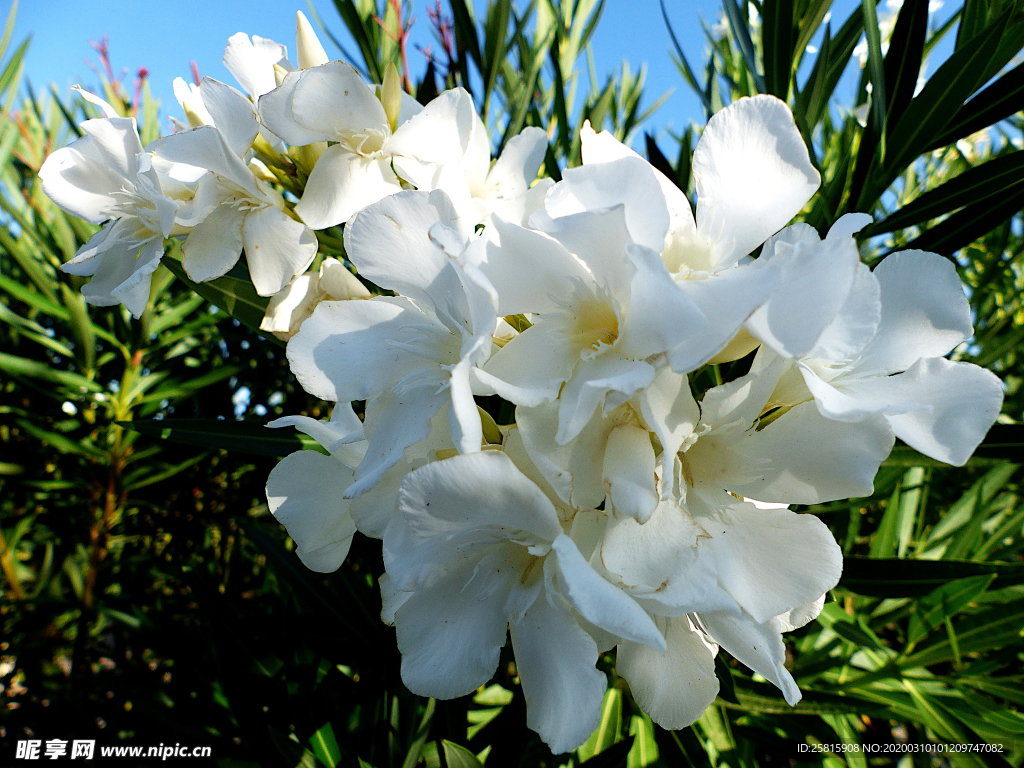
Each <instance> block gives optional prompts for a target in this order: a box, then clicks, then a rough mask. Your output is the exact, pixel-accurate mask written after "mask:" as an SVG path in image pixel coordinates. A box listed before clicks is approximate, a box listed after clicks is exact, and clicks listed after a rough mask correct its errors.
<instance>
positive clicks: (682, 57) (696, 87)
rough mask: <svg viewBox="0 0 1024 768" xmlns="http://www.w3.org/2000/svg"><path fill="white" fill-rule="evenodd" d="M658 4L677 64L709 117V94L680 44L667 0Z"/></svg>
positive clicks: (660, 0) (659, 1) (710, 113)
mask: <svg viewBox="0 0 1024 768" xmlns="http://www.w3.org/2000/svg"><path fill="white" fill-rule="evenodd" d="M658 4H659V6H660V7H661V18H662V20H664V22H665V28H666V29H667V30H668V36H669V39H670V40H671V41H672V47H673V48H675V54H676V57H675V64H676V67H677V68H678V69H679V71H680V73H681V74H682V75H683V79H684V80H686V82H687V84H688V85H689V86H690V88H692V89H693V92H694V93H696V94H697V96H698V97H699V98H700V100H701V103H703V105H704V112H705V114H706V115H707V117H709V118H710V117H711V115H713V114H714V110H712V109H711V102H710V101H709V100H708V96H707V94H706V93H705V92H704V89H703V88H701V86H700V83H699V82H698V81H697V76H696V75H694V74H693V68H692V67H690V62H689V61H688V60H687V58H686V54H685V53H683V47H682V46H681V45H680V44H679V39H678V38H677V37H676V31H675V29H673V27H672V22H671V21H670V20H669V18H668V11H667V10H666V9H665V0H658Z"/></svg>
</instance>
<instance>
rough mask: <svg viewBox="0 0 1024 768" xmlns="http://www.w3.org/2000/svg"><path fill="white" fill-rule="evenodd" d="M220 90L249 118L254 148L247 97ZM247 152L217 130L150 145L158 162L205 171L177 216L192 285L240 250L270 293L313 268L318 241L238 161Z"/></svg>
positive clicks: (261, 288)
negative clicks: (187, 228) (184, 232)
mask: <svg viewBox="0 0 1024 768" xmlns="http://www.w3.org/2000/svg"><path fill="white" fill-rule="evenodd" d="M225 88H226V86H225ZM231 90H233V89H231ZM221 93H223V94H225V96H226V97H227V98H231V99H232V100H233V102H234V103H235V104H237V105H238V110H237V112H236V113H235V114H236V116H239V117H241V116H242V115H244V114H248V116H249V117H248V122H249V125H250V128H251V130H250V133H251V138H250V139H249V143H251V141H252V139H253V138H255V136H256V133H257V126H256V118H255V115H254V114H253V113H252V112H251V107H250V106H249V105H248V100H247V99H245V98H244V97H243V96H241V94H238V92H237V91H235V92H234V94H231V93H230V91H224V90H222V91H221ZM245 110H249V112H248V113H246V112H245ZM247 148H248V147H247V146H244V145H243V146H239V145H238V144H237V143H236V144H235V145H232V143H231V142H230V141H229V139H228V137H226V136H225V135H224V134H223V133H222V132H221V131H220V130H219V129H218V128H216V127H214V126H201V127H199V128H194V129H192V130H189V131H185V132H182V133H175V134H172V135H170V136H166V137H164V138H162V139H158V140H157V141H156V142H154V143H153V145H152V146H151V149H152V151H153V153H154V154H155V155H157V156H158V157H160V158H163V159H165V160H167V161H170V162H174V163H180V164H182V165H186V166H193V167H196V168H200V169H203V170H205V171H207V173H206V174H205V175H203V176H202V178H201V179H200V180H199V188H198V190H197V192H196V195H195V198H194V200H192V201H191V203H190V204H189V206H188V208H187V209H184V210H182V211H179V215H178V221H179V223H180V224H182V225H183V226H190V227H191V231H190V232H189V235H188V237H187V238H186V239H185V242H184V243H183V244H182V247H181V253H182V257H181V263H182V266H183V267H184V268H185V271H186V272H187V273H188V275H189V277H190V278H191V279H193V280H195V281H196V282H205V281H207V280H213V279H214V278H217V277H220V276H221V275H224V274H226V273H227V272H228V271H229V270H230V269H231V268H232V267H233V266H234V265H235V264H236V263H237V262H238V259H239V258H240V257H241V255H242V251H243V250H244V251H245V260H246V263H247V265H248V267H249V275H250V277H251V278H252V283H253V286H254V287H255V288H256V292H257V293H259V294H260V295H261V296H271V295H273V294H275V293H277V292H278V291H280V290H281V289H282V288H284V287H285V286H286V285H288V283H290V282H291V281H292V280H293V279H295V277H296V276H298V275H299V274H301V273H302V272H303V271H305V270H306V268H307V267H308V266H309V265H310V263H312V261H313V258H314V257H315V256H316V250H317V240H316V236H315V235H314V234H313V232H312V231H311V230H310V229H309V228H308V227H306V226H305V225H304V224H302V223H301V222H299V221H296V220H295V219H294V218H292V217H291V216H290V215H289V213H290V211H289V209H288V206H287V204H286V203H285V200H284V198H283V197H282V196H281V193H280V192H278V191H277V190H275V189H274V188H273V187H272V186H270V185H269V184H267V183H266V182H265V181H262V180H261V179H258V178H256V176H255V175H254V174H253V172H252V170H251V169H250V168H249V166H248V165H246V163H245V161H244V160H243V159H242V158H241V157H240V156H239V153H238V151H237V150H239V149H242V150H245V149H247Z"/></svg>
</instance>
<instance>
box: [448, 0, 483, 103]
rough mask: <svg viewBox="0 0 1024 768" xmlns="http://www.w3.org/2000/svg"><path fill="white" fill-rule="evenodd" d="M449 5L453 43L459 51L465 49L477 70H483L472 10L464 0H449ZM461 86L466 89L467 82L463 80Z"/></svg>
mask: <svg viewBox="0 0 1024 768" xmlns="http://www.w3.org/2000/svg"><path fill="white" fill-rule="evenodd" d="M450 5H451V9H452V18H453V20H454V21H455V43H456V45H457V46H458V49H459V51H460V52H461V51H466V52H467V53H469V55H470V56H471V57H472V58H473V63H474V64H476V68H477V71H478V72H483V71H484V65H483V57H482V56H481V55H480V39H479V38H478V37H477V33H476V27H475V25H474V24H473V11H472V9H471V8H470V7H469V6H468V5H467V4H466V0H451V3H450ZM460 58H461V57H460ZM463 86H465V87H466V88H467V90H468V86H469V83H468V82H465V83H463Z"/></svg>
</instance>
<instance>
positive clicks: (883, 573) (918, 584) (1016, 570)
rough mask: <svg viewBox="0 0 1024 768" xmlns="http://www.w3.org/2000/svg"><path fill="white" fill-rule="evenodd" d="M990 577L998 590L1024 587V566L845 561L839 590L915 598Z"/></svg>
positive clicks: (844, 559)
mask: <svg viewBox="0 0 1024 768" xmlns="http://www.w3.org/2000/svg"><path fill="white" fill-rule="evenodd" d="M988 575H993V576H994V577H995V581H994V582H993V583H994V585H995V587H996V588H1001V587H1007V586H1011V585H1014V584H1024V564H1022V563H991V562H990V563H978V562H963V561H958V560H913V559H910V558H906V559H902V560H900V559H894V558H885V559H881V558H873V557H844V558H843V577H842V579H840V581H839V586H840V588H842V589H846V590H849V591H850V592H855V593H857V594H859V595H869V596H871V597H916V596H919V595H925V594H928V593H929V592H931V591H933V590H935V589H937V588H938V587H941V586H943V585H945V584H948V583H949V582H950V581H953V580H955V579H966V578H971V577H976V576H988Z"/></svg>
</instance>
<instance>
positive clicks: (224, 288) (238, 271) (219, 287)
mask: <svg viewBox="0 0 1024 768" xmlns="http://www.w3.org/2000/svg"><path fill="white" fill-rule="evenodd" d="M175 250H177V249H175ZM162 263H163V264H164V265H165V266H166V267H167V268H168V269H169V270H171V272H173V273H174V276H175V277H177V278H178V279H179V280H181V281H182V282H183V283H185V285H187V286H188V287H189V288H191V289H192V290H193V291H195V292H196V293H198V294H199V295H200V296H202V297H203V298H204V299H206V300H207V301H209V302H210V303H211V304H213V305H214V306H216V307H219V308H220V309H223V310H224V311H225V312H227V313H228V314H229V315H231V316H232V317H233V318H235V319H236V320H238V321H239V322H240V323H242V324H243V325H245V326H248V327H249V328H252V329H253V330H254V331H257V332H260V323H262V322H263V316H264V315H265V314H266V311H267V305H268V304H269V303H270V299H269V298H268V297H266V296H260V295H259V294H257V293H256V289H255V288H253V285H252V281H251V280H250V279H249V272H248V270H247V269H246V268H245V266H244V264H243V263H242V261H241V260H239V262H238V264H236V265H235V267H234V269H232V270H231V271H230V272H228V274H226V275H224V276H223V277H218V278H217V279H216V280H211V281H209V282H207V283H196V282H194V281H193V280H192V279H190V278H189V276H188V275H187V274H186V273H185V268H184V267H183V266H182V265H181V261H180V259H178V258H176V254H175V253H167V254H166V255H165V256H164V258H163V261H162ZM266 338H267V340H268V341H270V342H271V343H272V344H274V343H276V344H277V345H278V346H283V343H282V342H280V341H279V340H278V339H277V338H276V337H275V336H273V335H272V334H267V337H266Z"/></svg>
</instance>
